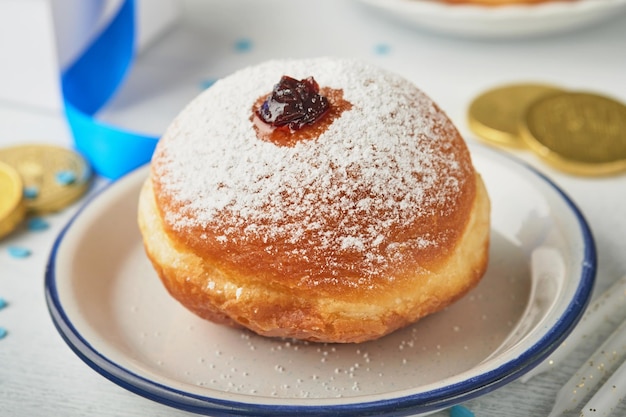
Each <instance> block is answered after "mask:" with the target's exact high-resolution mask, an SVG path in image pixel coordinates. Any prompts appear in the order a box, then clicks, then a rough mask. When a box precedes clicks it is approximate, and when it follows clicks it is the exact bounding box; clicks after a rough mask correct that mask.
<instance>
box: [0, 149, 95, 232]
mask: <svg viewBox="0 0 626 417" xmlns="http://www.w3.org/2000/svg"><path fill="white" fill-rule="evenodd" d="M90 179H91V168H90V166H89V164H88V163H87V162H86V160H85V159H84V158H83V157H82V156H81V155H80V154H78V153H77V152H74V151H72V150H69V149H66V148H62V147H58V146H52V145H35V144H29V145H18V146H13V147H9V148H2V149H0V189H1V190H2V193H1V199H0V237H1V236H4V235H6V234H8V233H9V232H11V231H12V230H14V229H15V228H16V227H17V226H18V225H19V224H20V222H21V221H22V220H23V219H24V217H25V216H26V215H29V214H30V215H41V214H46V213H50V212H54V211H58V210H61V209H63V208H65V207H67V206H68V205H70V204H71V203H73V202H74V201H76V200H77V199H78V198H80V197H81V196H82V195H83V194H84V193H85V192H86V191H87V189H88V188H89V183H90ZM5 189H6V190H7V192H5Z"/></svg>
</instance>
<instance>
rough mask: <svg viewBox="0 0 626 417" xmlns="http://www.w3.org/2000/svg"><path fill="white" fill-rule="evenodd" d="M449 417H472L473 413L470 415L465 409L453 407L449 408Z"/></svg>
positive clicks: (457, 406)
mask: <svg viewBox="0 0 626 417" xmlns="http://www.w3.org/2000/svg"><path fill="white" fill-rule="evenodd" d="M450 417H474V413H472V412H471V411H470V410H469V408H467V407H464V406H462V405H455V406H454V407H452V408H450Z"/></svg>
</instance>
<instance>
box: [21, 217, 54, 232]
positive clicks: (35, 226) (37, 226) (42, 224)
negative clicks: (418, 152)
mask: <svg viewBox="0 0 626 417" xmlns="http://www.w3.org/2000/svg"><path fill="white" fill-rule="evenodd" d="M26 226H27V227H28V230H31V231H33V232H39V231H42V230H46V229H48V228H49V227H50V224H49V223H48V222H47V221H45V220H44V219H42V218H41V217H32V218H30V219H28V222H26Z"/></svg>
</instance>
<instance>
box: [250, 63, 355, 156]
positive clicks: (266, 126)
mask: <svg viewBox="0 0 626 417" xmlns="http://www.w3.org/2000/svg"><path fill="white" fill-rule="evenodd" d="M351 107H352V105H351V104H350V103H349V102H347V101H345V100H344V99H343V91H342V90H336V89H332V88H321V89H320V87H319V85H318V84H317V82H316V81H315V79H314V78H313V77H308V78H305V79H302V80H297V79H295V78H292V77H289V76H286V75H284V76H283V77H282V78H281V79H280V81H279V82H278V84H276V85H275V86H274V89H273V90H272V92H271V93H269V94H268V95H267V96H264V97H261V98H259V99H258V100H257V102H256V103H255V105H254V106H253V115H252V117H251V120H252V122H253V124H254V128H255V130H256V132H257V136H258V137H259V138H260V139H261V140H265V141H269V142H272V143H274V144H276V145H279V146H293V145H295V144H296V142H298V141H299V140H304V139H314V138H316V137H318V136H319V135H320V134H321V133H322V132H324V131H325V130H326V129H327V128H328V126H330V124H331V123H332V122H333V120H335V119H336V118H337V117H339V115H340V114H341V113H342V112H343V111H344V110H348V109H350V108H351Z"/></svg>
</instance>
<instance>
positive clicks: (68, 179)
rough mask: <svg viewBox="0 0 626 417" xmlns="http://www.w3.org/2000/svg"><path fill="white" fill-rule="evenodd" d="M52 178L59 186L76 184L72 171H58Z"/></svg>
mask: <svg viewBox="0 0 626 417" xmlns="http://www.w3.org/2000/svg"><path fill="white" fill-rule="evenodd" d="M54 178H55V179H56V181H57V183H59V184H61V185H70V184H73V183H74V182H76V174H75V173H74V172H73V171H59V172H57V173H56V174H55V176H54Z"/></svg>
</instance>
